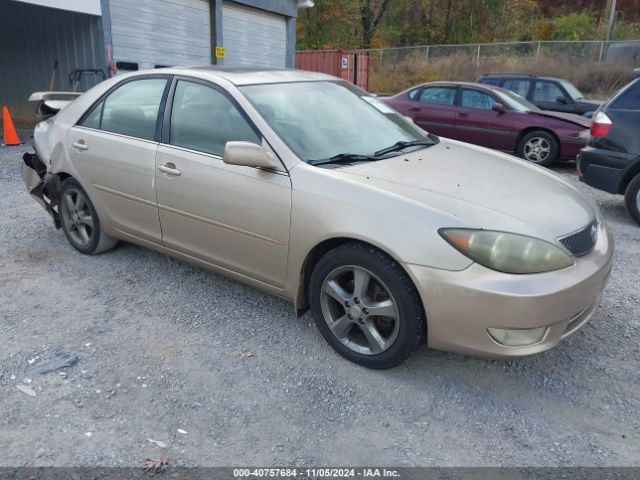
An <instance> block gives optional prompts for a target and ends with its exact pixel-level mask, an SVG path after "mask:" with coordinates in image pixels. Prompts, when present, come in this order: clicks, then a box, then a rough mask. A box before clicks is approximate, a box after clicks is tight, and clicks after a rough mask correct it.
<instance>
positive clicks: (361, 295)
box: [309, 242, 425, 369]
mask: <svg viewBox="0 0 640 480" xmlns="http://www.w3.org/2000/svg"><path fill="white" fill-rule="evenodd" d="M309 304H310V306H311V311H312V313H313V317H314V319H315V322H316V325H317V327H318V329H319V330H320V333H321V334H322V336H323V337H324V338H325V339H326V340H327V342H328V343H329V345H331V347H332V348H333V349H334V350H335V351H336V352H338V353H339V354H340V355H342V356H343V357H345V358H346V359H347V360H350V361H352V362H354V363H357V364H359V365H363V366H365V367H368V368H374V369H386V368H392V367H395V366H397V365H399V364H400V363H402V362H403V361H404V360H405V359H406V358H407V357H409V355H411V353H412V352H413V351H414V350H415V349H416V348H417V347H418V345H420V343H421V342H422V341H423V339H424V336H425V313H424V308H423V305H422V301H421V300H420V296H419V295H418V292H417V290H416V288H415V286H414V285H413V282H412V281H411V279H410V278H409V276H408V275H407V274H406V272H405V271H404V270H403V269H402V267H400V265H398V263H397V262H395V261H394V260H393V259H392V258H390V257H389V256H388V255H386V254H384V253H383V252H381V251H380V250H377V249H376V248H374V247H371V246H368V245H365V244H361V243H355V242H354V243H347V244H344V245H342V246H339V247H337V248H336V249H334V250H331V251H330V252H328V253H326V254H325V255H324V256H323V257H322V258H321V259H320V260H319V261H318V263H317V264H316V265H315V267H314V269H313V272H312V274H311V279H310V283H309ZM334 332H335V333H334Z"/></svg>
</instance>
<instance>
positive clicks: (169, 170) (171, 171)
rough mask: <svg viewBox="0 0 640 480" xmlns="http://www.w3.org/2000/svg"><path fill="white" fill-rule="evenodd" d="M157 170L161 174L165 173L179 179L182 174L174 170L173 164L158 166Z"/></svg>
mask: <svg viewBox="0 0 640 480" xmlns="http://www.w3.org/2000/svg"><path fill="white" fill-rule="evenodd" d="M158 170H160V171H161V172H164V173H167V174H169V175H175V176H176V177H179V176H180V175H181V174H182V172H181V171H180V170H178V169H177V168H176V166H175V164H173V163H171V162H169V163H167V164H165V165H160V166H159V167H158Z"/></svg>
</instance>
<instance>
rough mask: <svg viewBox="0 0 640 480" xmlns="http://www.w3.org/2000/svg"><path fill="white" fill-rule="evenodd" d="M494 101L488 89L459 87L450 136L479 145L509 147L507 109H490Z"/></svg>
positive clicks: (509, 129) (510, 149)
mask: <svg viewBox="0 0 640 480" xmlns="http://www.w3.org/2000/svg"><path fill="white" fill-rule="evenodd" d="M494 103H500V102H499V101H498V100H497V99H496V98H494V97H493V96H492V95H490V94H489V93H488V92H486V91H484V90H479V89H476V88H470V87H463V88H462V89H461V91H460V101H459V106H458V110H457V118H456V122H455V123H456V126H455V134H454V137H455V138H456V139H459V140H463V141H465V142H469V143H473V144H475V145H481V146H483V147H489V148H494V149H496V150H504V151H513V134H512V132H511V123H512V122H511V113H510V112H509V111H505V112H496V111H494V110H492V109H491V108H492V106H493V104H494Z"/></svg>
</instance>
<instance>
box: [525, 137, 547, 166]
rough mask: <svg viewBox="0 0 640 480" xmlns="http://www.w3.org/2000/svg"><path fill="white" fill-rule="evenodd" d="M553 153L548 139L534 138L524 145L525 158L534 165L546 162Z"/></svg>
mask: <svg viewBox="0 0 640 480" xmlns="http://www.w3.org/2000/svg"><path fill="white" fill-rule="evenodd" d="M550 153H551V145H550V144H549V141H548V140H547V139H546V138H542V137H533V138H532V139H530V140H529V141H528V142H527V143H525V145H524V158H526V159H527V160H529V161H530V162H533V163H540V162H544V161H545V160H546V159H547V158H548V157H549V155H550Z"/></svg>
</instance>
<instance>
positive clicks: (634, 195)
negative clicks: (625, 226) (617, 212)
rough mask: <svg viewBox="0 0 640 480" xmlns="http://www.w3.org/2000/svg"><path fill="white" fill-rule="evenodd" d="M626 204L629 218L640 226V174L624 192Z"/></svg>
mask: <svg viewBox="0 0 640 480" xmlns="http://www.w3.org/2000/svg"><path fill="white" fill-rule="evenodd" d="M624 203H625V206H626V207H627V212H628V213H629V216H630V217H631V218H632V219H633V221H634V222H636V223H637V224H638V225H640V174H638V175H636V176H635V178H634V179H633V180H631V182H630V183H629V185H627V189H626V190H625V192H624Z"/></svg>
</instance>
